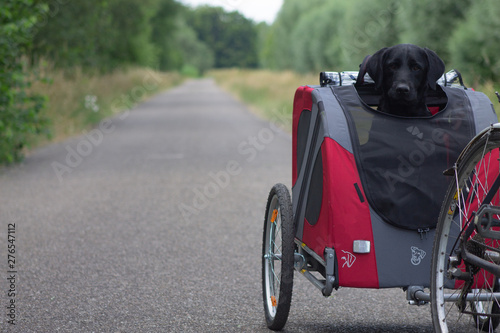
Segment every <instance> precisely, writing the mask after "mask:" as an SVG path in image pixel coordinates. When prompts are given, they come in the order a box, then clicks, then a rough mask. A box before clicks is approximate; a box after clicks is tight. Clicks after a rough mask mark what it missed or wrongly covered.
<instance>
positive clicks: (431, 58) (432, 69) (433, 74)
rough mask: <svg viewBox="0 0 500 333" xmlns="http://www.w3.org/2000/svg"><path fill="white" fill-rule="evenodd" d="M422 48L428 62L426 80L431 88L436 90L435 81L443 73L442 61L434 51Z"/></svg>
mask: <svg viewBox="0 0 500 333" xmlns="http://www.w3.org/2000/svg"><path fill="white" fill-rule="evenodd" d="M424 50H425V54H426V55H427V61H428V63H429V69H428V70H427V82H428V84H429V87H431V89H432V90H436V81H437V80H439V78H440V77H441V76H442V75H443V73H444V62H443V60H441V58H439V56H438V55H437V54H436V53H435V52H434V51H432V50H429V49H428V48H424Z"/></svg>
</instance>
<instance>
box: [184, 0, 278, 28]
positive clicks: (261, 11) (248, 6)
mask: <svg viewBox="0 0 500 333" xmlns="http://www.w3.org/2000/svg"><path fill="white" fill-rule="evenodd" d="M178 1H179V2H182V3H184V4H186V5H190V6H192V7H196V6H198V5H211V6H219V7H222V8H224V9H225V10H227V11H234V10H237V11H239V12H240V13H241V14H243V15H244V16H245V17H247V18H249V19H252V20H254V21H255V22H261V21H265V22H267V23H272V22H273V21H274V19H275V18H276V14H277V13H278V11H279V10H280V8H281V5H282V4H283V0H178Z"/></svg>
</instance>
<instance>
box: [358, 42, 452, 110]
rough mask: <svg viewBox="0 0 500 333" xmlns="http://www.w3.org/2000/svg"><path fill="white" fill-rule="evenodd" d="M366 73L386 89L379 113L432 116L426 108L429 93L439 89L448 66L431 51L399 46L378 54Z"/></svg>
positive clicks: (378, 87) (383, 91)
mask: <svg viewBox="0 0 500 333" xmlns="http://www.w3.org/2000/svg"><path fill="white" fill-rule="evenodd" d="M366 71H367V72H368V74H369V75H370V77H371V78H372V79H373V80H374V81H375V85H376V88H377V89H382V97H381V99H380V102H379V106H378V109H379V110H381V111H383V112H387V113H390V114H394V115H399V116H407V117H421V116H429V115H431V113H430V111H429V110H428V109H427V107H426V105H425V92H426V91H427V89H428V88H429V87H430V88H431V89H433V90H435V89H436V81H437V80H438V79H439V78H440V77H441V75H443V73H444V63H443V61H442V60H441V59H440V58H439V57H438V55H437V54H436V53H435V52H434V51H431V50H429V49H427V48H421V47H418V46H416V45H412V44H399V45H395V46H392V47H386V48H383V49H381V50H379V51H377V52H376V53H375V54H374V55H373V56H371V57H370V58H369V59H368V60H367V62H366Z"/></svg>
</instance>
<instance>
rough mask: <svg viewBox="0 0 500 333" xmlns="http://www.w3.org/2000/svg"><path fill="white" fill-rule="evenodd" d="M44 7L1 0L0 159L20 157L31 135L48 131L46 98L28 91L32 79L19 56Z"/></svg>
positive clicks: (11, 159) (33, 2) (26, 45)
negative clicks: (45, 117)
mask: <svg viewBox="0 0 500 333" xmlns="http://www.w3.org/2000/svg"><path fill="white" fill-rule="evenodd" d="M45 10H47V8H46V7H45V6H41V5H37V4H36V3H35V1H33V0H24V1H18V0H3V4H2V10H0V59H1V61H0V163H6V162H7V163H11V162H15V161H18V160H20V159H21V158H22V151H23V148H24V147H25V146H27V145H28V142H29V138H30V136H32V135H34V134H40V133H42V132H48V130H47V121H46V120H45V119H43V117H41V116H40V111H41V110H42V109H43V107H44V104H45V98H44V97H43V96H41V95H36V94H30V93H28V92H27V91H28V89H29V87H30V85H31V79H30V76H28V74H27V71H26V70H25V68H26V66H24V65H25V64H23V61H21V60H20V59H22V56H23V54H25V53H26V50H27V49H28V48H29V47H30V45H31V42H32V33H31V32H32V28H33V27H34V25H35V23H36V21H37V19H36V18H37V17H39V15H40V14H41V13H43V11H45Z"/></svg>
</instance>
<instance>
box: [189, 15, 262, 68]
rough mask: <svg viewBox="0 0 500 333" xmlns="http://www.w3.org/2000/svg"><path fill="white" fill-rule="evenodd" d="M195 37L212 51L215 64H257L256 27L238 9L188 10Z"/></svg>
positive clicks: (220, 65) (216, 65)
mask: <svg viewBox="0 0 500 333" xmlns="http://www.w3.org/2000/svg"><path fill="white" fill-rule="evenodd" d="M187 21H188V22H189V25H190V26H191V27H192V28H193V29H194V31H195V32H196V35H197V38H198V39H199V40H200V41H202V42H203V43H205V44H206V45H207V46H208V47H209V48H210V49H212V50H213V52H214V57H215V67H216V68H225V67H257V64H258V59H257V29H256V27H255V24H254V23H253V22H252V21H251V20H248V19H247V18H245V17H244V16H243V15H241V14H240V13H238V12H231V13H227V12H225V11H224V10H223V9H222V8H221V7H208V6H202V7H198V8H197V9H195V10H193V11H192V12H191V13H190V14H188V17H187Z"/></svg>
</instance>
